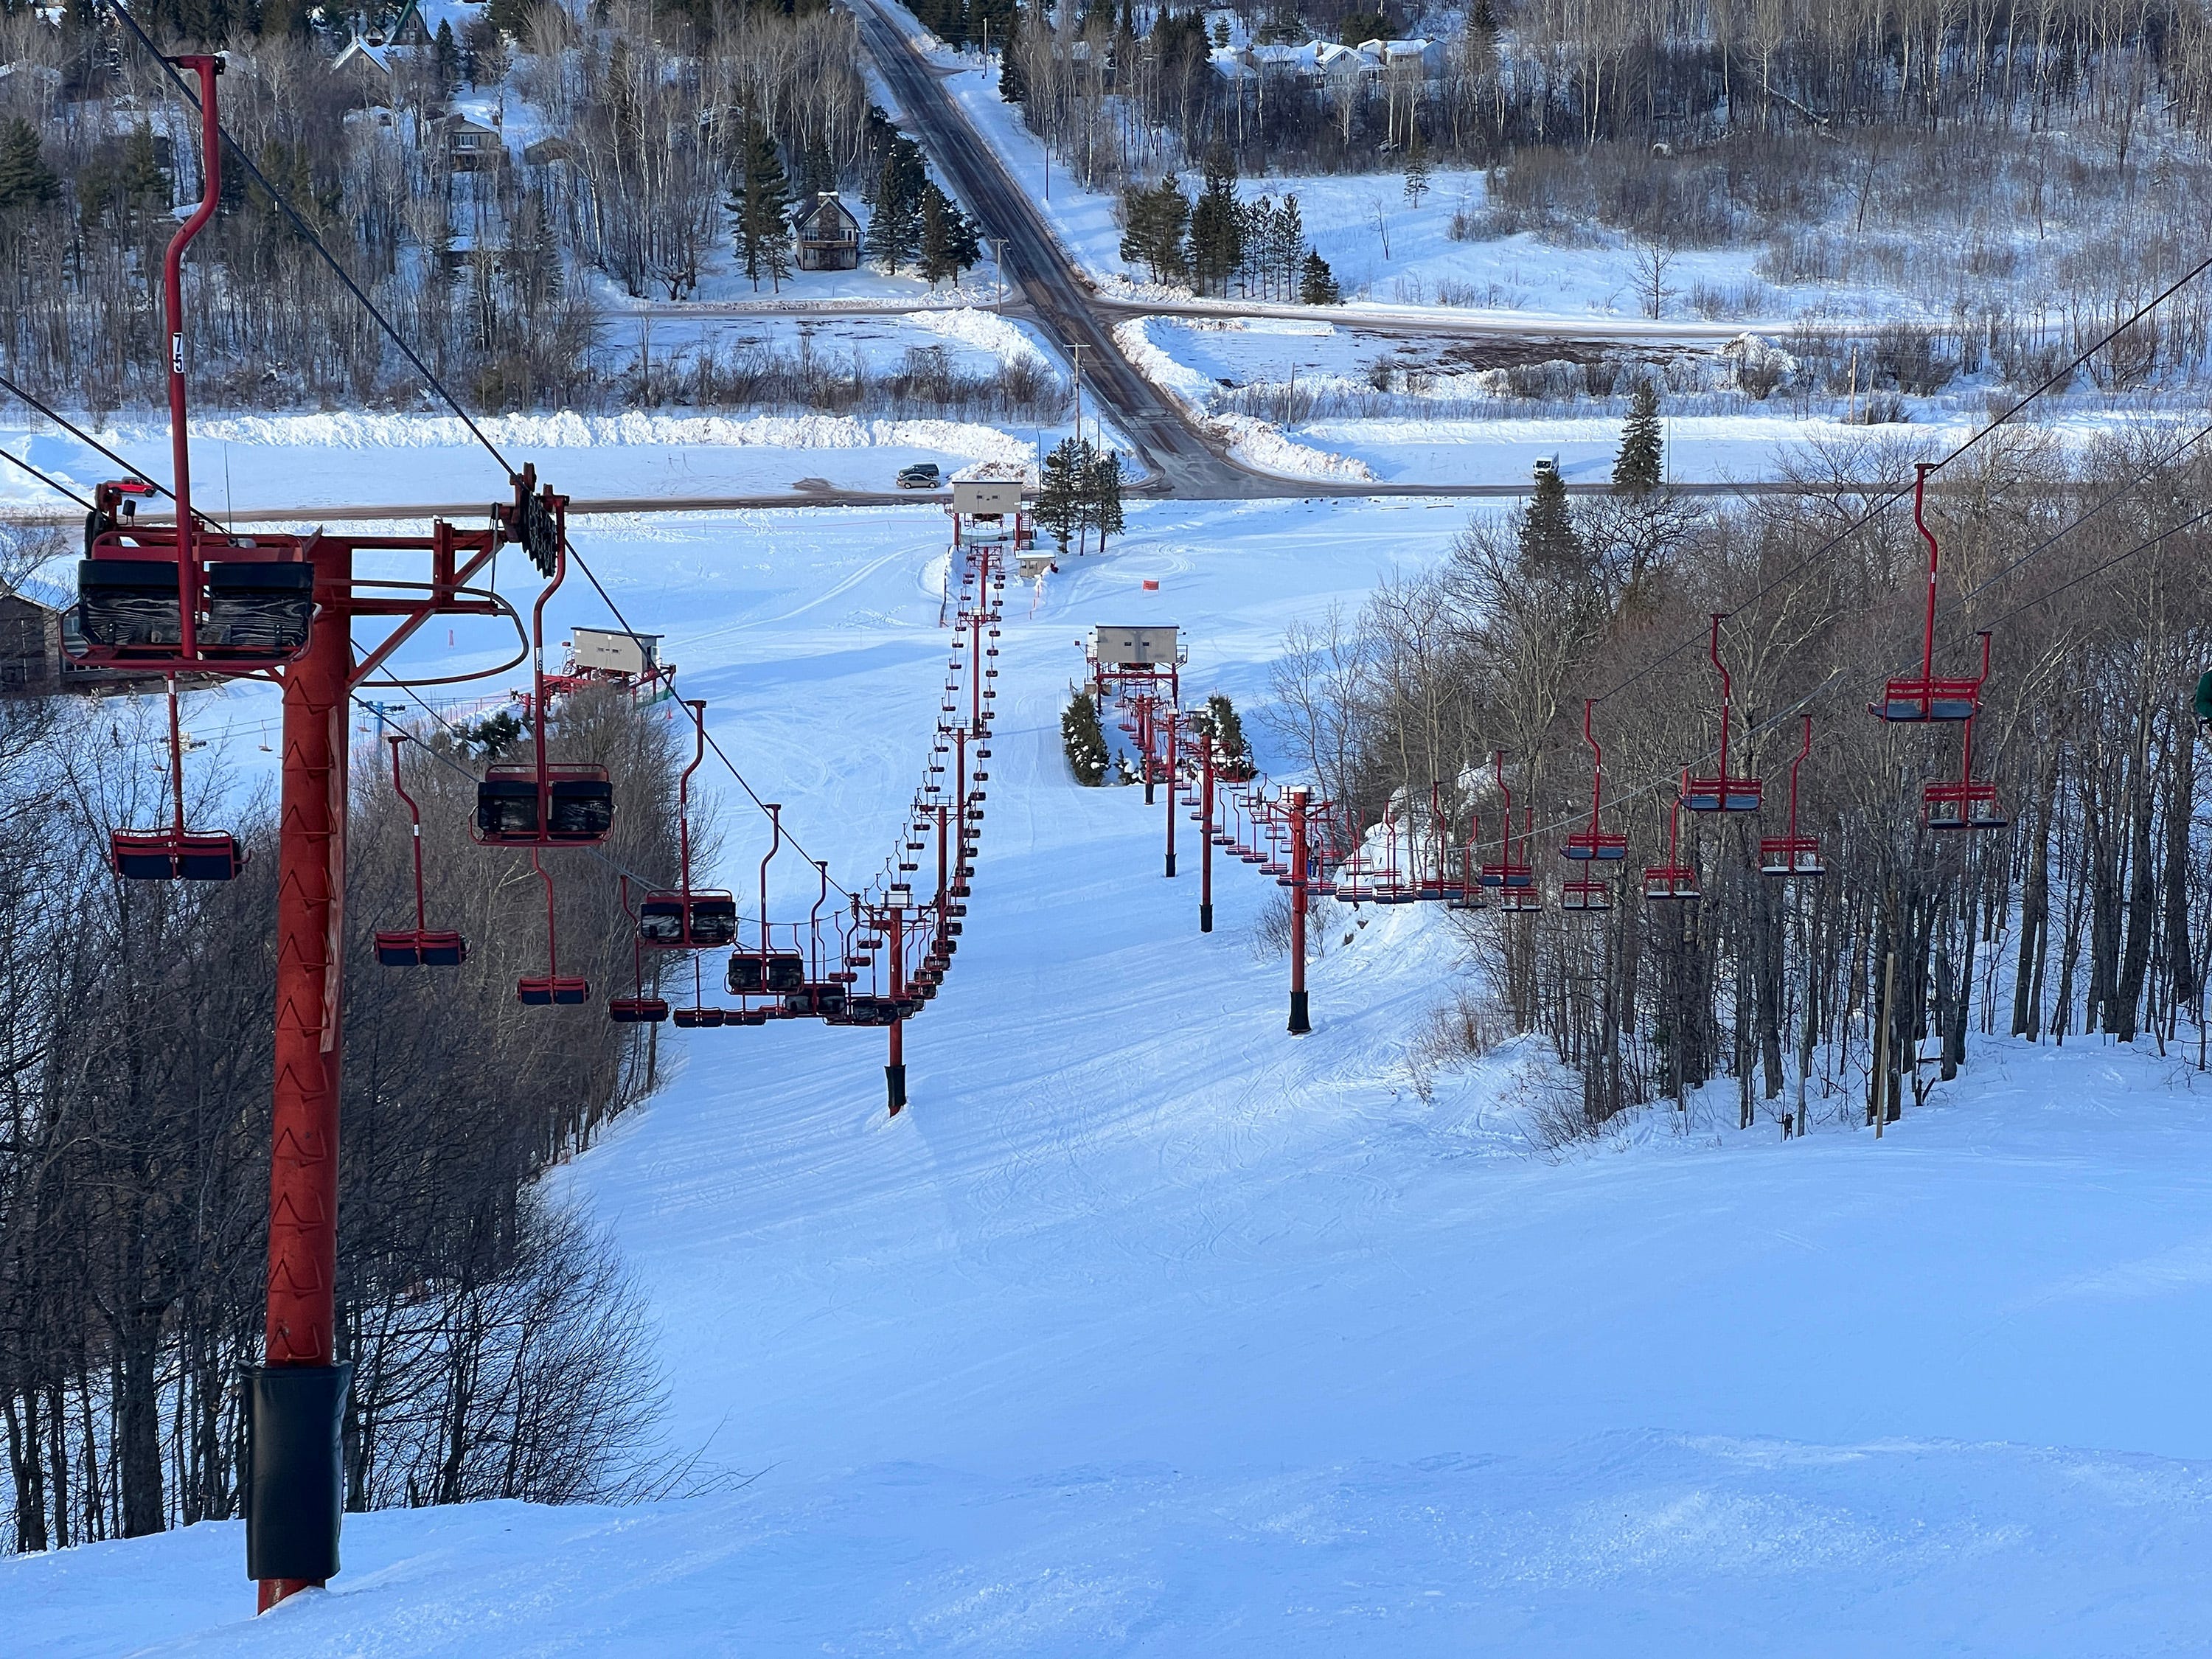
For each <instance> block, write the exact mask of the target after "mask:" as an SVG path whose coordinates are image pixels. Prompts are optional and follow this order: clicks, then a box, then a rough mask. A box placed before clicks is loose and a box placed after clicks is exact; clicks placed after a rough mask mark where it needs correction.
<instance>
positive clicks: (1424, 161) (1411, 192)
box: [1406, 142, 1429, 207]
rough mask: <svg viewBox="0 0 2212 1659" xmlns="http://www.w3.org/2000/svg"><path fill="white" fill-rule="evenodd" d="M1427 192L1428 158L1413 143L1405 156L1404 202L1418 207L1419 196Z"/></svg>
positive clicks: (1417, 145) (1409, 205)
mask: <svg viewBox="0 0 2212 1659" xmlns="http://www.w3.org/2000/svg"><path fill="white" fill-rule="evenodd" d="M1428 193H1429V158H1428V157H1427V156H1426V155H1424V154H1422V152H1421V149H1420V146H1419V143H1418V142H1416V143H1415V144H1414V146H1413V149H1412V150H1411V151H1410V152H1409V153H1408V154H1407V157H1406V204H1407V206H1408V207H1419V206H1420V204H1421V197H1424V196H1426V195H1427V194H1428Z"/></svg>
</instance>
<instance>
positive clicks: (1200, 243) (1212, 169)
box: [1190, 151, 1245, 295]
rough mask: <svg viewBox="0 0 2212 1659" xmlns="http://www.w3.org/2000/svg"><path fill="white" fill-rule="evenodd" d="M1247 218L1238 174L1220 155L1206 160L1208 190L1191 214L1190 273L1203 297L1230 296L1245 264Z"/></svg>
mask: <svg viewBox="0 0 2212 1659" xmlns="http://www.w3.org/2000/svg"><path fill="white" fill-rule="evenodd" d="M1244 218H1245V215H1244V210H1243V207H1242V206H1241V205H1240V204H1239V203H1238V202H1237V174H1236V173H1235V171H1234V170H1233V169H1231V167H1230V166H1229V163H1228V161H1227V160H1226V158H1225V157H1224V156H1223V155H1220V153H1219V152H1218V151H1217V152H1216V153H1215V154H1214V155H1212V156H1210V157H1208V158H1207V161H1206V188H1205V189H1204V190H1203V191H1200V193H1199V197H1198V200H1197V201H1196V202H1195V203H1194V204H1192V206H1191V210H1190V270H1191V276H1192V280H1193V281H1194V283H1195V284H1196V286H1197V289H1198V291H1199V292H1200V294H1224V295H1225V294H1227V293H1228V292H1229V279H1230V277H1231V276H1234V275H1235V274H1236V273H1237V270H1239V269H1241V268H1242V267H1243V264H1244Z"/></svg>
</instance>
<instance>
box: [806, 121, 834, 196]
mask: <svg viewBox="0 0 2212 1659" xmlns="http://www.w3.org/2000/svg"><path fill="white" fill-rule="evenodd" d="M836 188H837V164H836V162H835V161H831V160H830V159H829V139H828V138H827V137H823V135H822V134H821V133H818V132H817V133H816V134H814V135H813V136H812V137H810V138H808V139H807V140H806V141H805V143H803V144H802V145H801V146H800V147H799V189H800V191H803V192H804V193H805V199H806V200H807V201H808V202H810V203H811V202H815V201H818V200H819V199H821V197H822V194H823V191H834V190H836Z"/></svg>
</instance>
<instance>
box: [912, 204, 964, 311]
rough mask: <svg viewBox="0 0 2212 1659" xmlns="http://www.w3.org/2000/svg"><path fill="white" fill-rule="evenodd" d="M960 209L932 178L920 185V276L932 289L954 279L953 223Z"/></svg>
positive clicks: (955, 275)
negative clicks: (925, 183)
mask: <svg viewBox="0 0 2212 1659" xmlns="http://www.w3.org/2000/svg"><path fill="white" fill-rule="evenodd" d="M959 214H960V210H959V209H958V208H957V207H955V206H953V205H952V204H951V202H950V201H949V200H948V199H946V197H945V192H944V191H941V190H939V188H938V187H937V185H936V182H935V181H934V180H932V181H931V182H930V183H928V184H927V185H923V186H922V188H921V277H922V280H923V281H924V282H926V283H928V284H929V285H930V287H931V288H935V287H936V286H937V285H938V284H939V283H942V282H948V281H952V280H955V279H956V278H957V276H958V273H957V271H956V270H954V269H953V264H952V224H951V222H952V221H953V220H954V219H956V218H957V217H958V216H959Z"/></svg>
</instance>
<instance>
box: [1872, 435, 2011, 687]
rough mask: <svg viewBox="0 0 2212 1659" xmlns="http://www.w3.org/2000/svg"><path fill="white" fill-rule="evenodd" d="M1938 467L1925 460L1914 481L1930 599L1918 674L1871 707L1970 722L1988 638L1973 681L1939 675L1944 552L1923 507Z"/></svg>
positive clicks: (1985, 667)
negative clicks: (1939, 579) (1939, 569)
mask: <svg viewBox="0 0 2212 1659" xmlns="http://www.w3.org/2000/svg"><path fill="white" fill-rule="evenodd" d="M1932 471H1935V467H1934V465H1932V464H1931V463H1929V462H1926V461H1923V462H1921V463H1920V464H1919V465H1918V466H1917V468H1916V469H1915V473H1914V477H1913V480H1912V527H1913V528H1914V529H1916V530H1917V531H1918V532H1920V539H1921V540H1923V541H1924V542H1926V543H1927V544H1928V602H1927V611H1926V617H1925V620H1924V621H1923V624H1922V633H1921V641H1920V672H1919V674H1918V675H1917V676H1916V677H1912V678H1905V679H1893V680H1891V681H1889V682H1887V684H1885V685H1884V687H1883V689H1882V695H1881V702H1878V703H1875V702H1870V703H1869V704H1868V705H1867V712H1868V713H1869V714H1873V715H1875V716H1876V717H1877V718H1878V719H1881V720H1893V721H1902V722H1907V723H1913V724H1917V723H1919V722H1921V721H1925V720H1972V718H1973V717H1974V715H1975V714H1976V712H1977V711H1978V710H1979V709H1980V708H1981V706H1982V683H1983V682H1984V680H1986V679H1988V678H1989V676H1990V636H1989V635H1987V634H1984V635H1982V668H1981V672H1980V673H1978V674H1977V675H1976V676H1975V677H1974V678H1972V679H1961V678H1952V679H1938V678H1936V562H1937V560H1938V558H1939V556H1940V555H1939V551H1938V550H1937V547H1936V532H1934V531H1932V530H1930V529H1929V527H1928V520H1927V518H1926V517H1925V516H1924V514H1923V507H1924V506H1925V504H1926V500H1927V495H1928V475H1929V473H1930V472H1932Z"/></svg>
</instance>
